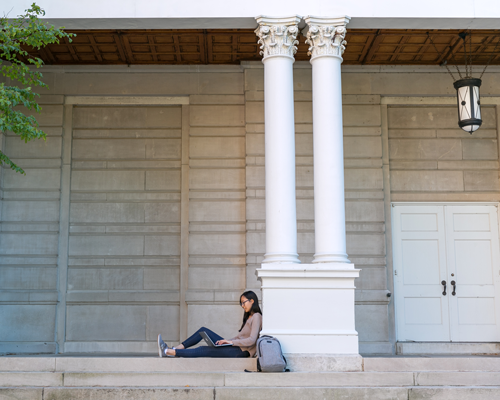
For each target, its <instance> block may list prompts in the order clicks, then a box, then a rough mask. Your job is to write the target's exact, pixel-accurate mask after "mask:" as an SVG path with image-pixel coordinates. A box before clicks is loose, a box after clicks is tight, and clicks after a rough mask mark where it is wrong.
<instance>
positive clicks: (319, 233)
mask: <svg viewBox="0 0 500 400" xmlns="http://www.w3.org/2000/svg"><path fill="white" fill-rule="evenodd" d="M305 21H306V24H307V34H306V35H307V40H306V43H307V44H309V52H308V55H310V56H311V64H312V80H313V91H312V95H313V151H314V223H315V247H316V249H315V254H314V260H313V263H349V260H348V259H347V251H346V233H345V204H344V202H345V200H344V149H343V127H342V86H341V73H340V65H341V63H342V54H343V53H344V50H345V45H346V41H345V40H344V38H345V34H346V24H347V23H348V22H349V18H348V17H342V18H318V17H311V16H308V17H306V18H305Z"/></svg>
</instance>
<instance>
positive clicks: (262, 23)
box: [255, 15, 300, 59]
mask: <svg viewBox="0 0 500 400" xmlns="http://www.w3.org/2000/svg"><path fill="white" fill-rule="evenodd" d="M255 19H256V20H257V23H258V24H259V27H258V28H257V29H256V30H255V34H256V35H257V36H258V37H259V41H258V43H259V44H260V50H261V51H260V54H261V55H262V56H263V59H266V58H268V57H272V56H287V57H291V58H293V56H294V55H295V53H296V52H297V46H296V45H297V44H299V41H298V40H297V34H298V33H299V28H298V26H297V24H298V23H299V22H300V17H299V16H296V15H295V16H293V17H287V18H270V17H263V16H260V17H257V18H255Z"/></svg>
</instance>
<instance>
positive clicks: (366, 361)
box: [363, 356, 500, 372]
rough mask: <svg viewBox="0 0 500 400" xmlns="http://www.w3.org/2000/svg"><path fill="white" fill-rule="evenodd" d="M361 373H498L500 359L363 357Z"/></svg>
mask: <svg viewBox="0 0 500 400" xmlns="http://www.w3.org/2000/svg"><path fill="white" fill-rule="evenodd" d="M363 371H370V372H384V371H385V372H391V371H392V372H412V371H457V372H459V371H461V372H467V371H485V372H487V371H489V372H493V371H500V357H399V356H398V357H365V358H363Z"/></svg>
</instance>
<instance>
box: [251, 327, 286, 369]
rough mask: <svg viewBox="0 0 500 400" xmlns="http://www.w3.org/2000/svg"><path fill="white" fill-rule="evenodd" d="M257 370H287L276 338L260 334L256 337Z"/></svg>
mask: <svg viewBox="0 0 500 400" xmlns="http://www.w3.org/2000/svg"><path fill="white" fill-rule="evenodd" d="M257 370H258V371H259V372H289V370H288V369H286V359H285V357H283V353H282V351H281V344H280V342H279V340H278V339H276V338H275V337H272V336H261V337H260V338H259V339H257Z"/></svg>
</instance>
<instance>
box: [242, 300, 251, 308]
mask: <svg viewBox="0 0 500 400" xmlns="http://www.w3.org/2000/svg"><path fill="white" fill-rule="evenodd" d="M247 301H250V300H245V301H244V302H243V303H240V306H242V307H243V305H244V304H245V303H246V302H247Z"/></svg>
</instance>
